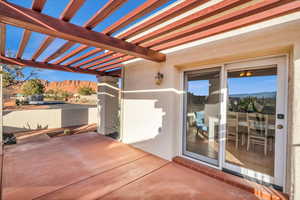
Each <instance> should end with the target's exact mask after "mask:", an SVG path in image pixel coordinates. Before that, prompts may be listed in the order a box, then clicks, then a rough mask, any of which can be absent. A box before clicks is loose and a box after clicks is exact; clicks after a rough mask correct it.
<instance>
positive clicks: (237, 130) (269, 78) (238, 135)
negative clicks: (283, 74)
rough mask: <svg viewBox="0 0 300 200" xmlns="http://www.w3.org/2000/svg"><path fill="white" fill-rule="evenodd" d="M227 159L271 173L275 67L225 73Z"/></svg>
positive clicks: (273, 138)
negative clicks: (226, 92)
mask: <svg viewBox="0 0 300 200" xmlns="http://www.w3.org/2000/svg"><path fill="white" fill-rule="evenodd" d="M227 88H228V106H227V135H226V139H227V140H226V155H225V159H226V162H229V163H232V164H234V165H238V166H241V167H244V168H247V169H251V170H253V171H256V172H260V173H263V174H267V175H269V176H274V149H275V148H274V147H275V146H274V144H275V116H276V96H277V69H276V68H275V67H273V68H264V69H254V70H246V71H245V70H241V71H233V72H228V74H227Z"/></svg>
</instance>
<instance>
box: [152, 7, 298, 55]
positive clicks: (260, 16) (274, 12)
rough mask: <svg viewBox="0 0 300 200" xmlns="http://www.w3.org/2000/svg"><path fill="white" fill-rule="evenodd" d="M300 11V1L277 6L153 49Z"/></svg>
mask: <svg viewBox="0 0 300 200" xmlns="http://www.w3.org/2000/svg"><path fill="white" fill-rule="evenodd" d="M299 10H300V1H292V2H290V3H286V4H284V5H282V6H278V7H275V8H272V9H269V10H266V11H264V12H258V13H256V14H253V15H251V16H248V17H244V18H241V19H237V20H235V21H232V22H229V23H226V24H223V25H219V26H217V27H214V28H211V29H208V30H205V31H201V32H199V33H195V34H193V35H190V36H188V37H184V38H180V39H178V40H175V41H171V42H167V43H165V44H161V45H157V46H155V47H154V48H153V49H155V50H165V49H169V48H172V47H176V46H179V45H182V44H186V43H189V42H193V41H196V40H200V39H203V38H206V37H209V36H213V35H216V34H219V33H223V32H227V31H230V30H234V29H237V28H241V27H244V26H248V25H251V24H255V23H259V22H261V21H265V20H269V19H272V18H275V17H278V16H282V15H286V14H289V13H292V12H297V11H299Z"/></svg>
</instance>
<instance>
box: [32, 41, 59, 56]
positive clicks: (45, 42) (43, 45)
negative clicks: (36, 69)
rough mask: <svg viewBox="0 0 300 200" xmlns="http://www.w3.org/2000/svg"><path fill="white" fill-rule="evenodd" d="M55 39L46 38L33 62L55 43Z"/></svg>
mask: <svg viewBox="0 0 300 200" xmlns="http://www.w3.org/2000/svg"><path fill="white" fill-rule="evenodd" d="M53 40H54V37H49V36H46V37H45V38H44V40H43V42H42V44H41V45H40V46H39V48H38V49H37V50H36V52H35V53H34V54H33V56H32V58H31V60H36V59H38V57H40V55H41V54H42V53H43V52H44V51H45V49H47V48H48V46H49V45H50V44H51V43H52V42H53Z"/></svg>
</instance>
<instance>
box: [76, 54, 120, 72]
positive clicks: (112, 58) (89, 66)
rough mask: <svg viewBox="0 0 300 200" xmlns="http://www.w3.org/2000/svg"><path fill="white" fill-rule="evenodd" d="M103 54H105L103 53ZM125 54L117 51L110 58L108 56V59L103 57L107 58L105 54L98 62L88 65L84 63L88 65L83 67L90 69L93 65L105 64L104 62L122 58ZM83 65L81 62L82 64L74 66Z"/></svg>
mask: <svg viewBox="0 0 300 200" xmlns="http://www.w3.org/2000/svg"><path fill="white" fill-rule="evenodd" d="M102 55H103V54H102ZM124 56H125V55H124V54H122V53H116V54H114V55H112V56H110V57H109V58H106V59H103V58H105V57H104V56H103V57H102V59H103V60H99V59H97V60H98V62H95V63H93V64H90V65H87V64H88V63H84V64H83V65H86V66H84V67H82V69H89V68H91V67H95V66H97V65H100V64H103V63H108V62H110V61H112V60H116V59H119V58H122V57H124ZM83 65H81V64H80V65H75V66H74V67H81V66H83Z"/></svg>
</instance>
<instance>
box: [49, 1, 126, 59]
mask: <svg viewBox="0 0 300 200" xmlns="http://www.w3.org/2000/svg"><path fill="white" fill-rule="evenodd" d="M126 1H127V0H109V2H107V3H106V4H105V5H104V6H103V8H101V9H100V10H99V11H98V12H97V13H96V14H95V15H94V16H93V17H92V18H90V19H89V20H88V21H87V22H86V23H85V24H84V25H83V27H84V28H86V29H89V30H91V29H93V28H95V27H96V26H97V25H98V24H99V23H100V22H102V21H103V20H104V19H105V18H106V17H108V16H109V15H111V14H112V13H113V12H114V11H116V10H117V9H119V8H120V7H121V6H122V5H123V4H124V3H126ZM73 45H74V43H72V42H67V43H66V44H65V45H63V46H62V47H60V48H59V49H58V50H57V51H56V52H54V53H53V54H52V55H50V56H49V57H48V58H47V59H46V60H45V61H46V62H49V61H51V60H53V59H55V58H57V57H59V56H60V55H62V54H63V53H65V52H66V51H67V50H69V49H70V48H71V47H72V46H73ZM82 48H85V47H84V45H82V46H80V47H78V48H77V49H75V51H73V54H72V53H70V54H68V55H67V56H65V57H64V58H61V59H59V61H58V62H55V63H57V64H60V63H62V62H64V61H65V60H67V59H69V58H70V57H72V56H73V55H74V53H75V52H81V51H80V49H82ZM75 55H76V54H75Z"/></svg>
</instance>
